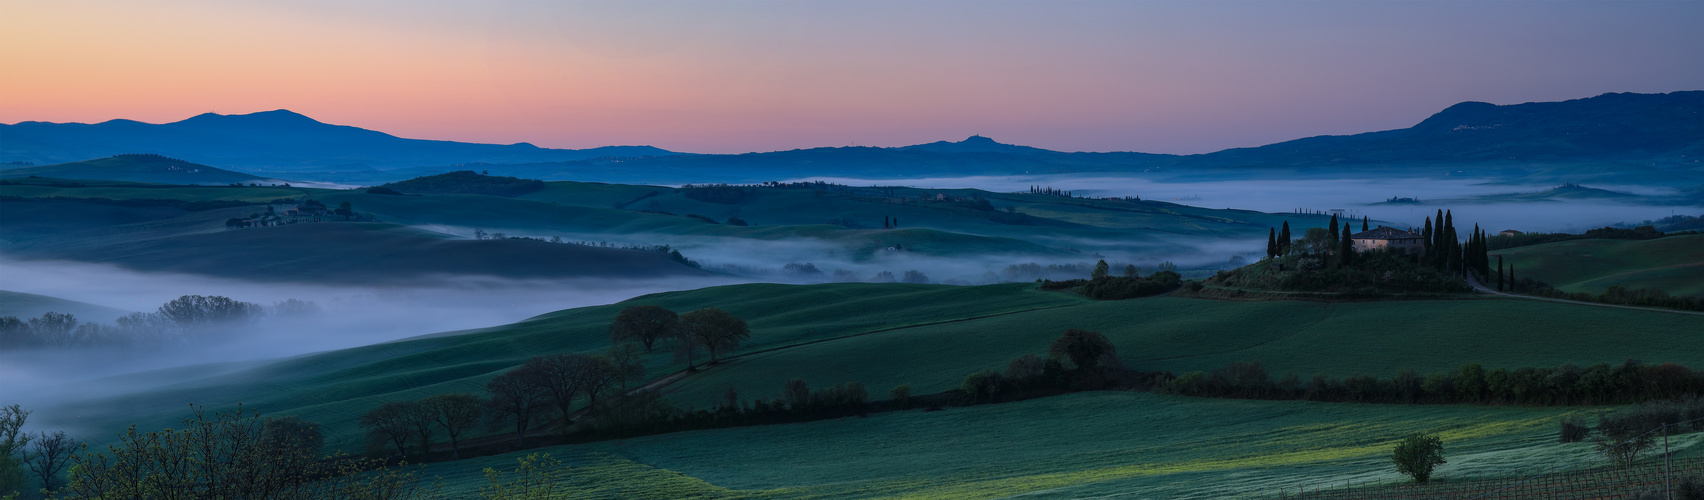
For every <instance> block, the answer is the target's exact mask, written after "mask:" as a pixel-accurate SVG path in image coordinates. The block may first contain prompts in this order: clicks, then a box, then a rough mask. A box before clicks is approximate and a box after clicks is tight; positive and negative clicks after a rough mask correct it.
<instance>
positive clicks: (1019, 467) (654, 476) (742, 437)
mask: <svg viewBox="0 0 1704 500" xmlns="http://www.w3.org/2000/svg"><path fill="white" fill-rule="evenodd" d="M1569 411H1574V410H1566V409H1527V408H1491V407H1466V406H1380V405H1356V404H1322V403H1309V402H1272V401H1238V400H1210V399H1190V398H1182V397H1172V396H1161V395H1153V394H1144V393H1120V392H1093V393H1078V394H1070V395H1065V396H1058V397H1052V398H1044V399H1038V400H1029V401H1023V402H1017V403H1005V404H998V405H989V406H977V407H968V408H953V409H948V410H945V411H940V412H921V411H908V412H894V413H883V414H877V415H873V416H871V417H868V418H846V419H839V420H832V421H820V422H810V423H801V424H788V425H772V426H762V427H747V428H732V429H718V430H708V431H693V432H684V433H676V434H667V435H659V436H648V437H642V438H635V439H627V440H623V441H615V442H602V443H590V444H584V445H570V446H558V447H552V448H545V449H540V450H532V451H531V452H548V453H551V454H552V455H553V456H556V457H558V458H563V459H564V460H565V461H566V462H568V464H569V465H570V467H572V469H571V473H570V478H571V479H570V481H572V484H570V485H567V486H569V488H570V489H571V490H572V491H574V492H575V495H573V496H572V497H576V498H616V497H620V498H689V497H691V498H750V497H757V498H812V497H903V498H989V497H998V496H1012V495H1026V496H1038V497H1044V498H1081V497H1095V496H1105V495H1118V496H1134V497H1138V498H1214V497H1221V496H1229V495H1237V494H1246V493H1260V492H1276V491H1277V490H1278V489H1280V488H1283V489H1289V490H1292V491H1293V490H1294V489H1295V488H1296V487H1298V486H1308V487H1309V489H1318V488H1319V487H1321V486H1324V485H1328V484H1343V482H1344V481H1356V482H1362V483H1364V482H1367V481H1386V480H1395V479H1397V478H1398V477H1399V476H1397V475H1396V473H1395V471H1394V469H1393V467H1391V466H1390V465H1389V453H1390V449H1391V447H1393V446H1394V443H1395V441H1396V440H1397V439H1400V438H1401V437H1403V436H1406V435H1407V434H1409V433H1412V432H1417V431H1424V432H1431V433H1437V434H1439V435H1441V436H1442V437H1443V438H1444V443H1445V444H1444V445H1445V450H1446V454H1447V457H1448V459H1449V463H1448V464H1446V465H1444V466H1443V467H1441V468H1440V469H1439V471H1438V475H1439V476H1440V477H1444V478H1448V477H1452V476H1455V475H1458V474H1462V475H1465V474H1488V473H1512V472H1514V471H1517V470H1528V469H1531V468H1532V467H1534V466H1538V465H1544V464H1548V463H1554V462H1558V461H1563V460H1572V459H1576V458H1579V457H1583V456H1586V455H1588V454H1590V453H1591V445H1590V444H1587V443H1576V444H1567V445H1561V444H1555V436H1554V433H1555V425H1556V424H1555V422H1556V420H1557V418H1558V417H1559V416H1560V415H1562V414H1564V413H1567V412H1569ZM1694 441H1695V440H1694ZM1688 444H1692V443H1688ZM522 454H523V453H515V454H508V455H498V456H492V457H484V458H479V459H473V460H467V461H462V462H450V463H442V464H433V465H430V466H427V467H425V468H424V472H425V473H426V474H427V475H436V476H439V477H442V478H444V480H445V484H446V486H447V487H448V488H449V490H450V492H451V493H452V494H466V493H469V492H471V491H473V488H477V487H478V486H479V485H480V484H481V483H482V481H483V479H482V477H481V476H480V474H479V472H478V471H479V470H481V469H482V468H484V467H493V468H500V469H512V468H513V463H514V460H515V458H516V457H517V456H520V455H522Z"/></svg>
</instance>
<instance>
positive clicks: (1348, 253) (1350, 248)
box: [1337, 222, 1355, 267]
mask: <svg viewBox="0 0 1704 500" xmlns="http://www.w3.org/2000/svg"><path fill="white" fill-rule="evenodd" d="M1350 234H1351V233H1350V231H1349V223H1347V222H1345V223H1343V238H1341V239H1339V240H1338V241H1339V244H1338V248H1337V258H1338V260H1339V261H1340V262H1342V264H1343V267H1349V264H1350V263H1352V262H1354V261H1355V239H1354V238H1350V237H1349V235H1350Z"/></svg>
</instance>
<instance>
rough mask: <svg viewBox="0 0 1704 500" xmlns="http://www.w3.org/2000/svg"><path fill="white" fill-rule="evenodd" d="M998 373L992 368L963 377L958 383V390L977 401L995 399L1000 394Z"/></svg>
mask: <svg viewBox="0 0 1704 500" xmlns="http://www.w3.org/2000/svg"><path fill="white" fill-rule="evenodd" d="M1000 384H1001V380H1000V373H999V372H996V371H994V370H982V371H979V372H976V373H972V374H970V375H966V376H965V377H964V382H963V383H961V384H959V390H962V391H964V393H965V394H966V395H969V396H970V397H971V398H973V399H975V400H977V401H987V400H992V399H995V398H996V397H998V396H999V395H1000Z"/></svg>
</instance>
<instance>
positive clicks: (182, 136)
mask: <svg viewBox="0 0 1704 500" xmlns="http://www.w3.org/2000/svg"><path fill="white" fill-rule="evenodd" d="M135 152H146V153H156V154H163V155H167V156H172V157H177V158H187V159H190V160H192V161H196V162H201V163H213V164H219V165H227V166H230V167H231V168H238V169H243V170H247V171H250V172H267V173H266V174H265V175H269V176H275V175H280V174H278V172H292V171H313V170H331V169H353V170H362V169H371V168H380V169H383V168H396V167H404V166H414V165H426V164H454V163H472V162H501V163H525V162H539V161H562V160H577V159H585V158H596V157H602V156H646V155H668V154H674V153H671V152H669V151H664V150H661V149H657V148H653V147H650V146H610V147H601V148H593V149H582V150H571V149H548V148H540V147H537V146H533V145H531V144H527V143H518V144H510V145H496V144H474V143H465V142H452V141H429V140H420V139H404V138H400V137H396V136H393V135H390V134H386V133H383V132H376V131H372V130H366V129H362V128H357V127H351V126H344V125H330V124H326V123H321V122H319V121H318V120H314V119H312V118H308V117H306V116H302V115H300V114H297V113H295V112H291V111H289V110H283V109H280V110H275V111H265V112H259V113H250V114H245V115H221V114H215V113H204V114H200V115H196V116H194V117H191V118H188V119H185V120H182V121H177V122H171V123H163V124H150V123H142V122H138V121H134V120H112V121H106V122H101V123H96V124H84V123H50V122H21V123H17V124H12V125H0V158H5V159H6V160H5V161H32V162H36V163H58V162H66V161H75V160H80V159H84V158H91V157H101V156H109V155H114V154H120V153H135Z"/></svg>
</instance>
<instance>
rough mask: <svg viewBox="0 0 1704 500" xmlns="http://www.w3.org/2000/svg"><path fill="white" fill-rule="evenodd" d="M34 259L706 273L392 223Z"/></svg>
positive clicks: (322, 276)
mask: <svg viewBox="0 0 1704 500" xmlns="http://www.w3.org/2000/svg"><path fill="white" fill-rule="evenodd" d="M31 255H35V256H51V257H55V258H68V259H72V260H79V261H84V262H111V263H115V264H121V265H124V266H126V267H129V268H133V269H140V270H145V271H170V272H187V273H197V274H208V275H217V276H230V277H242V278H247V279H262V280H281V281H302V282H351V281H353V282H360V283H371V282H391V281H408V280H411V279H417V278H421V277H426V276H430V275H434V274H466V275H484V276H498V277H507V278H526V279H534V278H537V279H548V278H563V277H606V278H608V277H620V278H655V277H665V276H707V275H709V273H707V272H705V271H700V270H697V269H693V268H690V267H686V266H685V265H682V264H680V263H677V262H674V261H672V260H670V259H669V258H668V256H667V255H664V254H661V253H656V252H643V251H635V250H617V249H610V248H596V247H588V246H581V245H567V244H556V243H547V242H542V241H531V240H487V241H475V240H463V239H452V238H448V237H446V236H445V235H442V234H435V233H430V232H427V231H421V230H418V229H413V228H410V227H407V226H399V225H396V224H385V223H358V222H331V223H320V224H295V225H289V226H282V227H270V228H256V229H241V230H217V231H213V232H198V233H191V234H183V235H177V236H171V237H156V238H146V239H138V240H135V241H128V242H122V243H114V244H110V245H102V246H86V247H81V248H68V249H62V250H57V251H54V252H52V253H51V254H50V255H45V254H40V253H32V254H31Z"/></svg>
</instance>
